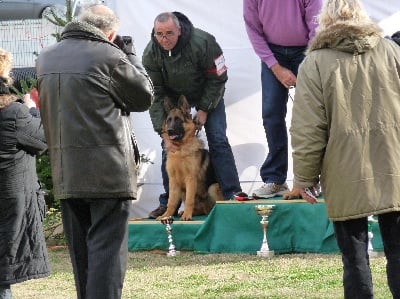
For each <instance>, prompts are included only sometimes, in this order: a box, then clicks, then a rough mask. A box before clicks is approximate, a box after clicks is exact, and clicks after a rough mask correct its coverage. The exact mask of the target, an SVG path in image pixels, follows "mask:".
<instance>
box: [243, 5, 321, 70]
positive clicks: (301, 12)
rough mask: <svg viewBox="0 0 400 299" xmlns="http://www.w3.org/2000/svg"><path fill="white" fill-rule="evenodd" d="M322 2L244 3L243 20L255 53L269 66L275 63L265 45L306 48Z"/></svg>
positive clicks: (315, 25)
mask: <svg viewBox="0 0 400 299" xmlns="http://www.w3.org/2000/svg"><path fill="white" fill-rule="evenodd" d="M321 6H322V1H321V0H243V18H244V22H245V25H246V31H247V35H248V36H249V39H250V42H251V44H252V45H253V48H254V51H255V52H256V54H257V55H258V56H259V57H260V59H261V60H262V61H264V62H265V63H266V64H267V65H268V67H272V66H273V65H275V64H276V63H277V60H276V58H275V56H274V54H273V53H272V51H271V49H270V48H269V46H268V44H269V43H270V44H275V45H280V46H307V45H308V43H309V41H310V40H311V39H312V37H313V36H314V35H315V28H316V27H317V25H318V22H317V16H318V14H319V12H320V10H321Z"/></svg>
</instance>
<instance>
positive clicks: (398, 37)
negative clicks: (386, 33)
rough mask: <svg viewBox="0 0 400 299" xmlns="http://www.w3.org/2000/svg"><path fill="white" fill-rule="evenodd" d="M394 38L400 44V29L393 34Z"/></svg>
mask: <svg viewBox="0 0 400 299" xmlns="http://www.w3.org/2000/svg"><path fill="white" fill-rule="evenodd" d="M392 40H394V41H395V42H396V43H397V44H398V45H399V46H400V31H397V32H396V33H394V34H393V35H392Z"/></svg>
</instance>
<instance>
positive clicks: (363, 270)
mask: <svg viewBox="0 0 400 299" xmlns="http://www.w3.org/2000/svg"><path fill="white" fill-rule="evenodd" d="M306 54H307V55H306V58H305V59H304V61H303V62H302V64H301V65H300V69H299V74H298V79H297V87H296V95H295V100H294V102H293V111H292V124H291V129H290V133H291V141H292V148H293V173H294V181H293V188H294V191H295V192H297V193H300V194H301V196H302V197H303V198H304V199H305V200H306V201H307V202H309V203H316V199H315V198H314V196H312V192H313V191H314V190H315V186H316V184H317V183H318V182H319V181H320V182H321V185H322V190H323V193H324V198H325V203H326V209H327V214H328V217H329V219H330V220H332V222H333V227H334V231H335V236H336V240H337V243H338V246H339V249H340V251H341V253H342V261H343V271H344V273H343V286H344V298H373V284H372V275H371V268H370V262H369V255H368V216H370V215H376V216H377V218H378V222H379V228H380V232H381V237H382V242H383V248H384V252H385V256H386V261H387V267H386V270H387V281H388V285H389V288H390V290H391V292H392V296H393V298H397V299H398V298H400V284H399V283H400V150H399V144H400V134H399V127H400V105H399V100H400V48H399V47H398V45H397V44H395V43H394V42H393V41H391V40H389V39H387V38H384V37H383V35H382V32H381V29H380V28H379V27H378V26H377V25H376V24H375V23H374V22H372V20H371V19H370V18H369V17H368V15H367V14H366V12H365V11H364V10H363V9H362V6H361V3H360V1H359V0H329V1H325V2H324V5H323V8H322V11H321V14H320V15H319V27H318V29H317V33H316V35H315V37H314V39H313V40H312V41H311V43H310V45H309V47H308V50H307V53H306ZM296 190H297V191H296Z"/></svg>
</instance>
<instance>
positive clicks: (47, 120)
mask: <svg viewBox="0 0 400 299" xmlns="http://www.w3.org/2000/svg"><path fill="white" fill-rule="evenodd" d="M118 27H119V20H118V18H117V16H116V15H115V13H114V12H113V11H112V10H111V9H109V8H108V7H106V6H104V5H93V6H90V7H89V8H87V9H86V10H84V11H83V12H82V14H81V15H80V16H79V17H78V21H73V22H70V23H68V24H67V25H66V26H65V28H64V30H63V32H62V35H61V40H60V41H59V42H58V43H56V44H54V45H52V46H50V47H47V48H45V49H43V51H42V52H41V53H40V55H39V57H38V59H37V63H36V73H37V78H38V91H39V98H40V111H41V114H42V119H43V125H44V129H45V134H46V140H47V143H48V146H49V153H50V163H51V168H52V179H53V185H54V195H55V197H56V199H60V205H61V213H62V217H63V225H64V232H65V235H66V239H67V243H68V248H69V250H70V256H71V260H72V265H73V270H74V277H75V284H76V289H77V294H78V298H85V299H86V298H96V299H97V298H102V299H116V298H120V297H121V294H122V286H123V282H124V276H125V272H126V266H127V254H128V218H129V210H130V208H131V205H132V202H131V200H132V199H136V196H137V177H136V173H137V163H138V162H139V158H140V156H139V154H138V151H137V148H136V144H135V142H134V135H133V129H132V126H131V119H130V115H129V114H130V112H133V111H136V112H142V111H146V110H147V109H148V108H149V107H150V105H151V102H152V99H153V89H152V83H151V80H150V79H149V77H148V76H147V73H146V71H145V70H144V68H143V67H142V65H141V63H140V60H138V59H137V58H136V56H135V54H134V53H133V47H132V45H131V46H130V47H129V46H128V44H125V42H124V41H123V39H122V38H121V37H119V36H117V35H116V32H117V30H118Z"/></svg>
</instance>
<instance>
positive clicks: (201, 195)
mask: <svg viewBox="0 0 400 299" xmlns="http://www.w3.org/2000/svg"><path fill="white" fill-rule="evenodd" d="M164 108H165V111H166V113H167V117H166V120H165V122H164V125H163V131H164V132H166V133H167V134H168V136H169V138H170V140H171V141H172V142H173V143H174V145H176V146H177V147H178V150H177V151H176V152H167V162H166V169H167V173H168V177H169V198H168V206H167V210H166V211H165V213H164V214H163V215H161V216H160V217H158V218H157V219H158V220H159V219H161V218H164V217H169V216H173V215H174V213H175V211H176V209H177V208H178V205H179V203H180V201H181V200H182V201H183V202H184V210H183V213H182V215H181V220H185V221H186V220H192V216H198V215H207V214H208V213H209V212H210V211H211V209H212V208H213V206H214V205H215V202H216V201H217V200H223V197H222V193H221V191H220V189H219V185H218V183H217V182H216V178H215V174H214V169H213V168H212V165H211V163H210V157H209V153H208V151H207V150H206V149H204V145H203V143H202V142H201V141H200V140H199V139H198V138H197V136H196V130H197V126H196V124H195V121H194V120H193V119H192V116H191V114H190V106H189V104H188V102H187V100H186V97H184V96H180V98H179V99H178V105H177V106H174V105H173V104H172V102H171V100H170V99H169V98H165V99H164Z"/></svg>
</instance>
